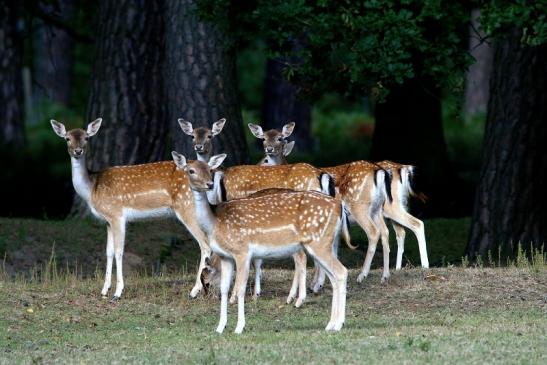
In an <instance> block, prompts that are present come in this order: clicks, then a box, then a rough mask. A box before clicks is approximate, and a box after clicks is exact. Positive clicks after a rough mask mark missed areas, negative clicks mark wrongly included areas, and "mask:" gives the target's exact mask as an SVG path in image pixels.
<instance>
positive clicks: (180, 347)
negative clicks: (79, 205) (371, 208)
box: [0, 219, 547, 364]
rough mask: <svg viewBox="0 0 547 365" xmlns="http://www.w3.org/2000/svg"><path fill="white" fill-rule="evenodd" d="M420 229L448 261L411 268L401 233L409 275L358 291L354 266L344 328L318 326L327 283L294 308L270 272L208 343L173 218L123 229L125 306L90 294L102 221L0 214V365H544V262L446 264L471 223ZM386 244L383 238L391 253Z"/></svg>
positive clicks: (206, 321) (414, 262)
mask: <svg viewBox="0 0 547 365" xmlns="http://www.w3.org/2000/svg"><path fill="white" fill-rule="evenodd" d="M425 224H426V234H427V237H428V250H429V253H430V258H431V262H432V263H434V264H444V265H445V266H443V267H438V268H433V269H431V270H429V272H427V273H424V272H423V271H422V270H421V269H417V268H413V266H418V265H419V260H418V252H417V245H416V243H415V242H414V239H413V238H412V237H411V236H412V235H411V234H410V233H409V234H408V235H407V237H408V238H407V245H406V251H405V258H406V264H407V265H406V268H405V269H403V270H402V271H400V272H395V271H392V277H391V279H390V281H389V282H388V283H387V284H381V283H380V276H381V272H380V270H378V269H376V270H373V271H372V272H371V274H370V276H369V277H368V278H367V280H366V281H365V282H364V283H362V284H357V283H356V277H357V274H358V271H357V270H355V269H352V270H351V272H350V278H349V283H348V306H347V321H346V325H345V327H344V329H343V330H342V331H341V332H340V333H337V334H333V333H327V332H325V331H324V330H323V329H324V327H325V325H326V323H327V321H328V316H329V312H330V300H331V293H330V288H329V287H327V288H326V290H325V292H324V293H323V294H322V295H319V296H314V295H311V294H310V295H309V296H308V299H307V300H306V302H305V304H304V306H303V307H302V308H300V309H295V308H293V307H291V306H288V305H285V304H284V302H285V297H286V295H287V292H288V289H289V286H290V279H291V275H292V272H291V271H289V270H279V269H272V268H273V267H276V266H275V264H268V265H266V266H267V268H268V269H266V271H265V273H264V279H263V296H262V297H261V298H259V299H258V300H252V299H251V298H250V297H249V298H248V299H247V304H246V313H247V326H246V328H245V332H244V333H243V334H242V335H240V336H237V335H234V334H233V333H232V331H233V330H234V328H235V322H236V317H235V313H236V308H235V306H230V308H229V320H228V326H227V328H226V332H225V333H224V334H223V335H218V334H216V333H215V332H214V330H215V328H216V324H217V321H218V313H219V301H218V298H217V295H216V293H210V294H209V295H207V296H200V297H199V298H197V299H193V300H191V299H188V297H187V295H188V293H189V291H190V289H191V287H192V285H193V282H194V270H195V264H196V262H197V254H198V252H197V251H198V250H197V247H196V245H195V243H193V242H192V241H191V240H190V239H189V238H188V237H187V236H185V235H184V233H183V230H182V229H181V228H180V226H179V225H178V224H176V223H175V222H171V221H159V222H151V223H141V224H134V225H132V226H131V227H130V229H129V230H128V240H127V246H126V247H127V248H126V257H132V259H131V260H129V261H133V264H132V265H129V266H128V269H129V270H127V275H126V277H125V283H126V290H125V292H124V295H123V297H122V300H121V301H120V302H119V303H117V304H110V303H108V301H106V300H103V299H101V298H100V296H99V291H100V288H101V287H102V273H103V268H104V240H105V230H104V227H103V226H102V225H100V224H97V223H94V222H91V221H39V220H23V219H21V220H17V219H0V238H2V247H3V250H5V254H6V258H5V262H4V265H5V271H4V273H3V275H2V276H0V354H1V356H0V364H14V363H25V364H27V363H28V364H30V363H84V364H87V363H90V364H91V363H205V362H207V363H211V364H213V363H286V364H301V363H321V364H323V363H363V362H364V361H366V362H368V363H387V362H393V363H395V362H401V363H405V364H413V363H435V364H437V363H447V364H452V363H460V364H475V363H496V364H515V363H517V364H518V363H522V364H542V363H545V362H546V361H547V297H546V294H547V268H546V267H545V263H537V264H535V265H528V264H522V263H521V264H519V263H518V262H517V265H516V266H515V265H510V266H508V267H505V268H482V267H480V266H478V267H476V268H462V267H456V266H453V265H448V266H446V265H447V264H448V263H449V262H450V263H455V262H458V261H459V258H461V255H462V253H463V249H464V245H465V241H466V238H467V230H468V225H469V222H468V220H467V219H459V220H444V219H435V220H430V221H426V222H425ZM352 236H353V238H354V242H356V243H359V245H360V251H361V252H358V253H356V252H355V251H350V250H347V249H345V248H343V249H341V252H340V253H341V260H342V262H344V264H345V265H346V266H348V267H349V268H357V267H359V266H360V265H361V264H362V262H363V257H364V255H363V251H364V245H365V240H364V236H363V235H362V234H361V233H360V232H359V230H358V229H356V228H353V229H352ZM393 241H394V238H393V235H392V258H393V256H394V254H395V251H396V248H395V245H394V244H393ZM53 243H55V246H54V247H53V250H52V246H53ZM378 251H380V248H378ZM52 252H53V254H52ZM136 258H138V260H137V259H136ZM126 261H128V260H126ZM380 262H381V254H380V252H378V253H377V255H376V261H375V263H374V265H373V268H374V267H375V268H378V267H379V266H380V265H379V264H380ZM32 264H33V265H34V266H28V267H25V265H32ZM285 265H286V263H285ZM76 268H77V270H78V271H77V272H75V270H76ZM29 271H30V275H29ZM8 272H9V273H10V274H11V275H8ZM25 272H26V273H27V274H17V275H15V278H13V275H14V273H25ZM67 272H68V274H67ZM426 274H427V275H426ZM430 274H432V275H430ZM308 275H309V276H311V272H310V273H309V274H308ZM445 279H446V280H445ZM308 282H309V280H308ZM249 284H250V285H252V284H253V283H252V280H251V282H250V283H249Z"/></svg>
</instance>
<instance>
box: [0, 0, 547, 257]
mask: <svg viewBox="0 0 547 365" xmlns="http://www.w3.org/2000/svg"><path fill="white" fill-rule="evenodd" d="M546 14H547V4H546V2H545V1H536V2H529V1H464V2H443V1H432V0H428V1H414V0H407V1H393V0H375V1H363V2H356V1H318V2H307V1H301V0H300V1H299V0H291V1H227V0H206V1H195V0H158V1H144V0H140V1H139V0H133V1H130V0H119V1H108V0H100V1H98V2H87V1H81V0H51V1H46V0H41V1H40V0H35V1H13V0H4V1H3V2H2V4H1V5H0V114H1V115H2V122H1V124H0V148H1V156H2V167H3V168H2V174H1V177H0V184H1V185H0V186H1V188H2V192H3V193H4V194H3V195H4V196H3V199H2V203H1V204H0V215H1V216H7V217H35V218H42V219H53V218H54V219H63V218H65V217H67V216H69V215H79V212H80V211H81V209H82V207H81V206H80V205H79V204H78V202H77V201H75V200H74V193H73V188H72V183H71V180H70V168H69V159H68V156H67V153H66V149H65V146H64V143H62V142H61V141H60V140H59V139H58V137H57V136H56V135H55V134H54V133H53V132H52V130H51V127H50V124H49V120H50V119H56V120H59V121H63V122H64V123H65V124H66V125H67V127H69V128H75V127H83V126H84V125H86V124H87V123H88V122H89V121H91V120H94V119H95V118H98V117H102V118H103V124H102V127H101V130H100V132H99V134H98V135H97V136H96V137H94V138H93V140H92V142H91V146H92V147H91V151H90V153H91V155H90V158H89V159H88V160H89V167H90V168H91V169H94V170H99V169H103V168H106V167H108V166H112V165H125V164H137V163H146V162H150V161H158V160H167V159H169V156H170V151H171V150H172V149H176V150H178V151H179V152H182V153H184V154H187V155H192V154H193V153H192V152H191V149H190V145H189V143H190V139H189V138H188V137H187V136H185V135H184V134H183V133H182V132H181V131H180V130H179V129H180V128H179V126H178V124H177V118H181V117H182V118H185V119H187V120H189V121H191V122H192V123H193V124H194V125H195V126H200V125H207V126H210V125H211V124H212V123H213V122H214V121H216V120H218V119H220V118H226V119H227V120H228V122H227V124H226V126H225V128H224V130H223V132H222V134H221V135H220V136H219V138H217V139H216V142H217V143H216V144H217V147H218V151H217V152H226V153H228V156H229V157H228V161H227V165H234V164H241V163H256V162H257V161H258V159H259V158H260V157H261V152H260V148H259V144H258V142H257V141H256V139H255V138H254V137H252V135H251V134H250V133H249V132H248V130H247V127H246V124H247V123H250V122H252V123H258V124H261V125H262V126H263V128H265V129H269V128H279V127H281V126H282V125H283V124H285V123H287V122H289V121H294V122H296V129H295V133H294V135H293V136H292V138H294V139H295V140H296V149H295V150H296V151H295V152H293V154H292V155H291V156H290V157H289V160H290V161H291V162H296V161H307V162H310V163H312V164H314V165H316V166H331V165H335V164H340V163H344V162H348V161H354V160H358V159H366V160H372V161H377V160H383V159H391V160H393V161H396V162H401V163H410V164H414V165H416V166H417V167H418V181H417V184H418V187H419V189H420V190H421V191H423V192H424V193H425V194H426V195H427V196H428V197H429V200H428V202H427V203H426V204H424V205H416V206H414V207H413V209H414V212H415V214H416V215H417V216H419V217H422V218H429V217H462V216H471V217H472V219H471V222H472V223H471V230H470V235H469V242H468V246H467V254H468V255H469V256H470V258H471V259H474V258H475V255H476V254H477V253H479V254H483V255H484V254H486V253H487V252H488V251H489V250H494V251H497V250H501V251H502V252H503V253H504V254H508V255H512V254H514V253H515V250H516V247H517V243H519V242H521V243H522V244H523V246H524V247H525V248H529V247H534V248H536V249H544V248H545V242H546V240H547V224H546V223H547V213H546V212H547V210H546V209H544V204H545V202H547V193H546V191H547V190H546V189H545V186H546V184H547V178H546V176H547V113H546V109H547V82H546V80H547V45H546V41H547V15H546Z"/></svg>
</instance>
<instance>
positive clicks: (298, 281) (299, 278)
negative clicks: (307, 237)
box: [287, 250, 307, 308]
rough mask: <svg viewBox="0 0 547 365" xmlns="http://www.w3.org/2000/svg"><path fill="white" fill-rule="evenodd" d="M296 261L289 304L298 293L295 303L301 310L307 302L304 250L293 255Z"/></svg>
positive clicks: (288, 298)
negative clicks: (305, 301)
mask: <svg viewBox="0 0 547 365" xmlns="http://www.w3.org/2000/svg"><path fill="white" fill-rule="evenodd" d="M292 257H293V260H294V277H293V282H292V286H291V291H290V292H289V296H288V297H287V304H290V303H291V302H292V301H293V300H294V298H295V297H296V292H297V291H298V299H297V300H296V302H295V303H294V306H295V307H296V308H299V307H300V306H301V305H302V303H304V300H306V294H307V293H306V261H307V257H306V253H305V252H304V251H303V250H300V251H298V252H297V253H295V254H294V255H292Z"/></svg>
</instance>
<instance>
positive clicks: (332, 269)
mask: <svg viewBox="0 0 547 365" xmlns="http://www.w3.org/2000/svg"><path fill="white" fill-rule="evenodd" d="M306 250H307V251H308V252H309V253H310V254H311V255H312V256H313V257H314V258H315V259H316V260H317V261H318V263H319V264H320V265H321V267H322V268H323V269H324V271H325V273H326V274H327V276H328V277H329V280H330V282H331V285H332V306H331V319H330V321H329V323H328V324H327V327H325V330H327V331H339V330H340V329H341V328H342V326H343V324H344V321H345V315H346V314H345V313H346V286H347V278H348V271H347V269H346V268H345V267H344V265H342V264H341V263H340V261H339V260H338V258H336V255H335V254H334V252H333V250H332V246H331V244H328V243H326V242H324V243H312V244H310V245H308V246H307V247H306Z"/></svg>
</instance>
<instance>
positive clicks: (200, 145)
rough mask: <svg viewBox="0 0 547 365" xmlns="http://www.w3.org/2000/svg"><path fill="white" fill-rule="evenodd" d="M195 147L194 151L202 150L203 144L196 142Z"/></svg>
mask: <svg viewBox="0 0 547 365" xmlns="http://www.w3.org/2000/svg"><path fill="white" fill-rule="evenodd" d="M195 149H196V151H203V145H202V144H197V145H196V147H195Z"/></svg>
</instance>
